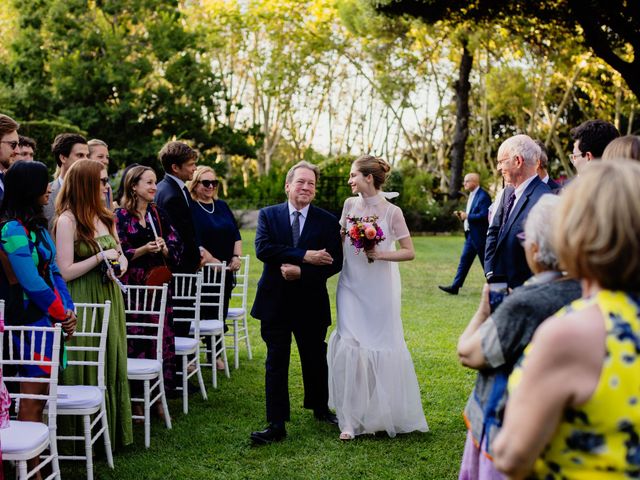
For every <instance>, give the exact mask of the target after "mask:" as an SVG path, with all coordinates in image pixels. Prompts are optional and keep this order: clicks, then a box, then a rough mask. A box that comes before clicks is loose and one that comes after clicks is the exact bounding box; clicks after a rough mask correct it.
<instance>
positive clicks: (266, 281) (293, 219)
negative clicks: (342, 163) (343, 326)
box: [251, 161, 342, 445]
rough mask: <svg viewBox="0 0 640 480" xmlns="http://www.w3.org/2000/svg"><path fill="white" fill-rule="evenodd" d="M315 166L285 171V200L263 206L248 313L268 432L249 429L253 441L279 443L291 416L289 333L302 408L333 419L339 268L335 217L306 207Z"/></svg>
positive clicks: (312, 193) (302, 165)
mask: <svg viewBox="0 0 640 480" xmlns="http://www.w3.org/2000/svg"><path fill="white" fill-rule="evenodd" d="M317 180H318V169H317V167H316V166H315V165H313V164H310V163H308V162H304V161H303V162H299V163H297V164H296V165H294V166H293V167H292V168H291V169H290V170H289V172H288V173H287V178H286V183H285V191H286V192H287V197H288V201H287V202H284V203H282V204H280V205H273V206H270V207H266V208H263V209H262V210H260V213H259V216H258V228H257V231H256V240H255V245H256V255H257V257H258V258H259V259H260V260H261V261H262V262H263V264H264V267H263V271H262V277H261V278H260V281H259V282H258V290H257V292H256V298H255V301H254V303H253V308H252V310H251V315H252V316H253V317H255V318H257V319H259V320H260V321H261V326H260V332H261V335H262V339H263V340H264V341H265V343H266V344H267V361H266V363H265V368H266V374H265V391H266V404H267V421H268V422H269V425H268V426H267V428H266V429H265V430H262V431H257V432H253V433H252V434H251V440H252V441H253V443H254V444H256V445H262V444H267V443H271V442H276V441H280V440H283V439H284V438H285V437H286V429H285V422H287V421H289V415H290V407H289V389H288V376H289V360H290V352H291V335H292V334H293V336H294V337H295V339H296V343H297V345H298V351H299V352H300V363H301V365H302V380H303V383H304V408H308V409H311V410H313V413H314V416H315V417H316V418H317V419H318V420H320V421H324V422H328V423H332V424H336V425H337V423H338V421H337V419H336V416H335V415H334V414H332V413H331V412H330V411H329V408H328V406H327V404H328V400H329V389H328V367H327V344H326V342H325V337H326V334H327V328H328V327H329V325H330V324H331V309H330V304H329V295H328V294H327V287H326V282H327V279H328V278H329V277H331V276H332V275H334V274H336V273H338V272H339V271H340V269H341V268H342V241H341V236H340V225H339V223H338V220H337V219H336V218H335V217H334V216H333V215H331V214H330V213H329V212H326V211H325V210H322V209H320V208H317V207H314V206H313V205H311V201H312V200H313V198H314V197H315V189H316V182H317Z"/></svg>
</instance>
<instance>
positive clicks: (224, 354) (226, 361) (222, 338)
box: [220, 333, 231, 378]
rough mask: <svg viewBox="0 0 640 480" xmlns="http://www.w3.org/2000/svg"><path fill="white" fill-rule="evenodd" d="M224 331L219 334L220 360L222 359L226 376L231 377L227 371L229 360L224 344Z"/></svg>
mask: <svg viewBox="0 0 640 480" xmlns="http://www.w3.org/2000/svg"><path fill="white" fill-rule="evenodd" d="M225 343H226V342H225V339H224V333H222V334H221V335H220V344H221V345H220V351H221V352H222V360H223V361H224V374H225V375H226V377H227V378H231V374H230V373H229V361H228V360H227V346H226V345H225Z"/></svg>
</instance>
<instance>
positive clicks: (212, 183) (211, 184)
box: [200, 180, 220, 188]
mask: <svg viewBox="0 0 640 480" xmlns="http://www.w3.org/2000/svg"><path fill="white" fill-rule="evenodd" d="M200 183H201V184H202V185H204V186H205V188H216V187H217V186H218V185H220V182H219V181H218V180H200Z"/></svg>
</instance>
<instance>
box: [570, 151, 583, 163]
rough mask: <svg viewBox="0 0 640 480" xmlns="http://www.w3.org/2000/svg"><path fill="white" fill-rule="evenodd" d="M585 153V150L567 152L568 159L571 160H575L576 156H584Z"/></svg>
mask: <svg viewBox="0 0 640 480" xmlns="http://www.w3.org/2000/svg"><path fill="white" fill-rule="evenodd" d="M585 155H586V152H585V153H583V152H580V153H570V154H569V160H571V161H572V162H575V160H576V158H578V157H584V156H585Z"/></svg>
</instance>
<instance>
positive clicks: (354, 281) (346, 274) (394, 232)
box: [327, 194, 428, 437]
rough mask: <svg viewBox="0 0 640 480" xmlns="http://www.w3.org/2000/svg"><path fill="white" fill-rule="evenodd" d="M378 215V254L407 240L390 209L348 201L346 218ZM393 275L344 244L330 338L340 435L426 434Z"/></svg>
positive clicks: (369, 201)
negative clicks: (381, 235) (380, 236)
mask: <svg viewBox="0 0 640 480" xmlns="http://www.w3.org/2000/svg"><path fill="white" fill-rule="evenodd" d="M348 214H349V215H351V216H356V217H362V216H371V215H377V216H378V225H379V226H380V227H381V228H382V231H383V232H384V235H385V240H384V241H382V242H381V243H380V244H378V245H377V246H376V249H377V250H378V251H389V250H395V241H396V240H400V239H402V238H405V237H408V236H409V230H408V228H407V225H406V223H405V220H404V216H403V215H402V211H401V210H400V208H398V207H397V206H395V205H393V204H391V203H389V202H388V201H387V200H386V198H385V197H384V196H383V195H382V194H379V195H377V196H375V197H371V198H364V197H351V198H348V199H347V201H346V202H345V204H344V209H343V211H342V217H341V220H340V223H341V225H342V226H343V227H346V228H347V229H348V228H349V226H347V225H346V216H347V215H348ZM400 290H401V286H400V272H399V269H398V263H397V262H387V261H383V260H376V261H375V262H374V263H368V262H367V256H366V255H365V254H364V252H360V253H359V254H356V253H355V248H354V247H353V246H352V245H351V242H350V240H349V238H345V240H344V264H343V267H342V272H341V273H340V279H339V281H338V290H337V294H336V297H337V311H338V322H337V323H338V325H337V328H336V329H335V330H334V331H333V333H332V334H331V336H330V338H329V349H328V352H327V360H328V364H329V406H330V407H331V408H334V409H335V410H336V415H337V417H338V421H339V424H340V429H341V431H343V432H350V433H353V434H355V435H361V434H364V433H375V432H380V431H386V432H387V434H388V435H389V436H390V437H395V435H396V434H397V433H408V432H413V431H416V430H418V431H421V432H426V431H427V430H428V426H427V421H426V420H425V417H424V413H423V410H422V403H421V401H420V389H419V387H418V379H417V377H416V372H415V369H414V367H413V361H412V360H411V355H410V354H409V350H407V345H406V343H405V341H404V333H403V329H402V319H401V317H400V307H401V305H400Z"/></svg>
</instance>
